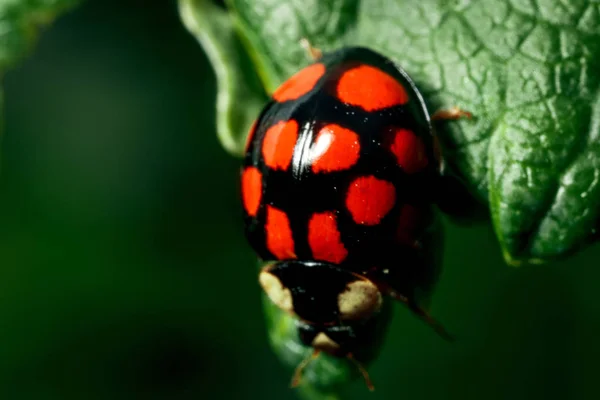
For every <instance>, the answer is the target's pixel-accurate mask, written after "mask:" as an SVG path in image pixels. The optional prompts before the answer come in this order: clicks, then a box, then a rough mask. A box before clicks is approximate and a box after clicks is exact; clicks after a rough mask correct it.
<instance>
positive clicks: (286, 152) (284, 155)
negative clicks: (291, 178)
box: [262, 119, 298, 170]
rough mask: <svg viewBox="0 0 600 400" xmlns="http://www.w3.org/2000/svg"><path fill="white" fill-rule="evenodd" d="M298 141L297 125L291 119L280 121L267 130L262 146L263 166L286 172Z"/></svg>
mask: <svg viewBox="0 0 600 400" xmlns="http://www.w3.org/2000/svg"><path fill="white" fill-rule="evenodd" d="M297 140H298V123H297V122H296V121H294V120H293V119H291V120H289V121H280V122H278V123H276V124H275V125H273V126H271V127H270V128H269V129H267V132H266V133H265V137H264V139H263V144H262V154H263V159H264V160H265V164H267V166H269V167H271V168H273V169H281V170H286V169H287V168H288V167H289V166H290V162H292V155H293V154H294V146H296V141H297Z"/></svg>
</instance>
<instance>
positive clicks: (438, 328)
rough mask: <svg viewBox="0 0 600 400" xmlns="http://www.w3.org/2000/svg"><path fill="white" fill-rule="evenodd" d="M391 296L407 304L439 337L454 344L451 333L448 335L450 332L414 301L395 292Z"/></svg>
mask: <svg viewBox="0 0 600 400" xmlns="http://www.w3.org/2000/svg"><path fill="white" fill-rule="evenodd" d="M389 295H390V296H392V298H394V299H395V300H398V301H400V302H402V303H404V304H406V306H407V307H408V308H409V309H410V310H411V311H412V312H413V313H414V314H416V315H417V316H418V317H420V318H421V319H422V320H423V321H424V322H425V323H427V324H428V325H429V326H430V327H431V328H433V330H434V331H435V332H436V333H437V334H438V335H440V336H441V337H442V338H444V339H445V340H447V341H449V342H453V341H454V337H453V336H452V335H451V334H450V333H448V331H447V330H446V328H444V326H443V325H442V324H441V323H439V322H438V321H436V320H435V319H434V318H433V317H432V316H431V315H429V313H428V312H427V311H425V310H423V309H422V308H421V307H419V306H418V305H417V304H416V303H415V302H414V301H410V300H409V299H408V298H407V297H406V296H403V295H401V294H399V293H397V292H394V291H391V292H389Z"/></svg>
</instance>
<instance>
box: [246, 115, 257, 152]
mask: <svg viewBox="0 0 600 400" xmlns="http://www.w3.org/2000/svg"><path fill="white" fill-rule="evenodd" d="M257 124H258V120H256V121H254V122H253V123H252V126H251V127H250V130H249V131H248V136H246V146H245V147H244V151H245V152H246V153H247V152H248V149H250V144H251V143H252V140H253V139H254V134H255V132H256V126H257Z"/></svg>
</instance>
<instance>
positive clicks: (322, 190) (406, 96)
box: [241, 47, 466, 387]
mask: <svg viewBox="0 0 600 400" xmlns="http://www.w3.org/2000/svg"><path fill="white" fill-rule="evenodd" d="M312 50H313V53H315V51H314V49H312ZM316 53H317V54H316V57H317V59H316V60H315V61H314V62H313V63H312V64H311V65H309V66H307V67H305V68H304V69H302V70H300V71H299V72H298V73H296V74H295V75H293V76H292V77H291V78H289V79H288V80H287V81H286V82H284V83H283V84H282V85H281V86H280V87H279V88H278V89H277V90H276V91H275V92H274V93H273V95H272V99H271V101H270V102H269V103H268V104H267V105H266V106H265V108H264V109H263V111H262V113H261V114H260V116H259V117H258V119H257V121H256V122H255V124H254V125H253V127H252V129H251V131H250V133H249V137H248V140H247V145H246V155H245V159H244V165H243V169H242V173H241V186H242V202H243V209H244V218H245V231H246V237H247V239H248V241H249V243H250V244H251V246H252V247H253V249H254V250H255V252H256V253H257V254H258V256H259V257H260V259H261V260H263V261H267V262H268V264H267V266H266V267H264V268H263V270H262V271H261V272H260V275H259V282H260V284H261V286H262V288H263V289H264V291H265V293H266V294H267V295H268V297H269V298H270V300H271V301H272V302H273V303H274V304H276V305H277V306H278V307H279V308H280V309H282V310H284V311H286V312H288V313H290V314H291V315H293V316H294V317H296V319H297V330H298V335H299V339H300V341H301V342H302V343H304V344H305V345H307V346H312V347H313V348H314V353H313V356H316V355H317V354H318V353H319V352H326V353H328V354H331V355H334V356H337V357H347V358H349V359H351V360H352V361H355V362H356V363H357V365H358V367H359V369H360V370H361V372H362V373H363V375H364V377H365V379H366V381H367V383H368V385H369V387H371V385H370V381H369V379H368V375H367V373H366V371H364V369H363V368H362V366H361V365H360V364H359V363H358V361H357V360H356V359H355V354H356V353H357V352H358V351H359V350H360V347H361V346H363V345H364V344H365V342H368V341H369V340H370V339H369V338H370V337H371V336H372V335H373V334H372V332H371V331H372V329H371V330H370V329H369V326H370V321H372V320H373V318H375V317H376V316H377V314H378V313H379V312H380V310H381V308H382V303H383V302H384V301H385V300H384V299H385V298H386V296H389V297H392V298H394V299H396V300H399V301H401V302H403V303H405V304H406V305H407V306H408V307H409V308H410V309H411V310H412V311H413V312H414V313H415V314H416V315H418V316H419V317H421V318H423V319H424V320H425V321H426V322H428V323H429V324H430V325H432V326H433V327H434V328H435V329H436V330H437V331H438V333H440V334H441V335H443V336H445V337H447V338H448V337H449V336H448V335H447V333H446V332H445V331H444V329H443V328H442V327H441V326H440V325H439V324H437V323H436V322H435V321H434V320H433V319H432V318H431V317H430V316H429V315H428V314H427V312H426V311H425V310H424V309H423V307H422V305H421V304H420V302H419V293H421V292H423V291H427V290H429V289H430V288H431V286H432V285H433V284H434V283H435V280H436V277H437V274H438V272H439V271H434V270H432V268H433V267H432V265H434V263H431V262H429V258H428V254H426V253H427V252H426V251H424V248H423V238H424V235H425V232H426V230H427V229H428V228H429V227H430V226H431V224H432V221H433V220H434V210H433V194H432V193H433V188H434V187H435V185H436V184H437V179H438V178H439V176H440V161H439V156H438V154H437V152H436V151H435V143H434V136H433V130H432V126H431V119H432V118H431V117H430V116H429V113H428V111H427V108H426V106H425V103H424V101H423V99H422V97H421V95H420V93H419V91H418V90H417V88H416V86H415V85H414V84H413V82H412V81H411V79H410V78H409V76H408V75H407V74H406V72H404V71H403V70H402V69H401V68H400V67H399V66H398V65H396V64H395V63H393V62H392V61H391V60H389V59H387V58H386V57H384V56H382V55H380V54H378V53H376V52H374V51H372V50H369V49H367V48H363V47H349V48H342V49H340V50H337V51H334V52H331V53H326V54H323V55H321V54H320V53H318V52H316ZM465 114H466V113H464V112H462V111H460V110H458V111H453V112H442V113H439V114H437V115H436V114H434V118H440V119H448V118H456V117H457V116H463V115H465ZM304 365H306V363H302V365H301V366H300V367H298V369H297V371H296V374H295V377H294V380H293V383H294V384H297V382H298V379H299V377H300V373H301V370H302V368H303V367H304Z"/></svg>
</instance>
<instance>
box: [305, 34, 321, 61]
mask: <svg viewBox="0 0 600 400" xmlns="http://www.w3.org/2000/svg"><path fill="white" fill-rule="evenodd" d="M300 46H302V48H303V49H304V51H306V53H307V54H308V56H309V57H310V58H311V59H312V60H313V61H317V60H318V59H319V58H321V57H322V56H323V52H322V51H321V50H320V49H317V48H316V47H313V46H312V45H311V44H310V42H309V41H308V39H307V38H302V39H300Z"/></svg>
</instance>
